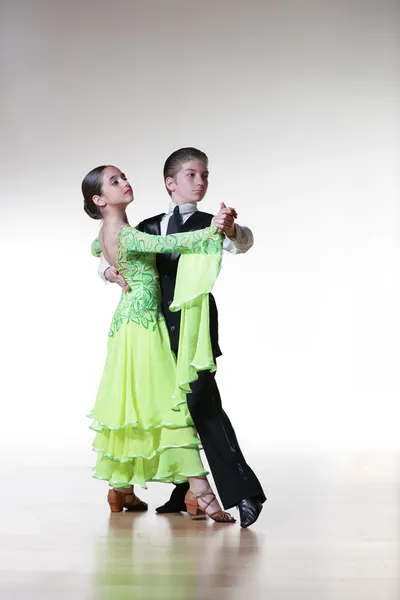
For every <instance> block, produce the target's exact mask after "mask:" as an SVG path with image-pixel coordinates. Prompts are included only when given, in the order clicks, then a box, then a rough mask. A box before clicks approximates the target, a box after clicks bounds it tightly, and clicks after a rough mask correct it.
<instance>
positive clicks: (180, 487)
mask: <svg viewBox="0 0 400 600" xmlns="http://www.w3.org/2000/svg"><path fill="white" fill-rule="evenodd" d="M188 489H189V483H188V482H185V483H178V484H177V485H176V486H175V489H174V490H173V492H172V494H171V498H170V499H169V500H168V502H166V503H165V504H163V505H162V506H159V507H158V508H156V512H158V514H160V515H165V514H167V513H179V512H186V504H185V496H186V492H187V491H188Z"/></svg>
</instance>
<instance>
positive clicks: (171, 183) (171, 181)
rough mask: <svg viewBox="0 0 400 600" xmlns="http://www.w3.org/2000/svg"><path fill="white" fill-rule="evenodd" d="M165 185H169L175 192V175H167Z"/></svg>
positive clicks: (170, 189)
mask: <svg viewBox="0 0 400 600" xmlns="http://www.w3.org/2000/svg"><path fill="white" fill-rule="evenodd" d="M165 185H166V186H167V188H168V189H169V191H170V192H175V190H176V183H175V179H174V178H173V177H166V178H165Z"/></svg>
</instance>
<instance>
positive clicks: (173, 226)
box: [167, 206, 182, 235]
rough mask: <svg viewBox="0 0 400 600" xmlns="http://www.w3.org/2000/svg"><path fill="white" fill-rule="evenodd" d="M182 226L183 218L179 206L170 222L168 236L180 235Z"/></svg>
mask: <svg viewBox="0 0 400 600" xmlns="http://www.w3.org/2000/svg"><path fill="white" fill-rule="evenodd" d="M181 226H182V217H181V213H180V212H179V206H175V208H174V211H173V213H172V215H171V216H170V218H169V221H168V227H167V235H168V234H170V233H179V232H180V230H181Z"/></svg>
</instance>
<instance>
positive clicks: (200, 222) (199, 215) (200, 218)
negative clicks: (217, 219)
mask: <svg viewBox="0 0 400 600" xmlns="http://www.w3.org/2000/svg"><path fill="white" fill-rule="evenodd" d="M209 220H210V215H208V214H207V213H203V212H200V211H199V210H197V211H196V212H194V213H193V214H192V215H190V217H189V218H188V220H187V221H186V223H184V224H183V225H182V227H181V231H182V233H184V232H186V231H196V230H197V229H203V228H204V227H207V226H208V224H209V223H208V221H209Z"/></svg>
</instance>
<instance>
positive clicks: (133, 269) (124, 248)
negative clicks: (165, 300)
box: [92, 226, 222, 337]
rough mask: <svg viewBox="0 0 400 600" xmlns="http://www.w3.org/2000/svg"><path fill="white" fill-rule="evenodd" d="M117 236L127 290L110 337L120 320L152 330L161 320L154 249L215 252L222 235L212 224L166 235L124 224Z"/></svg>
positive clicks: (120, 322) (118, 258) (155, 250)
mask: <svg viewBox="0 0 400 600" xmlns="http://www.w3.org/2000/svg"><path fill="white" fill-rule="evenodd" d="M118 237H119V246H118V257H117V264H118V270H119V272H120V274H121V275H122V276H123V277H124V279H125V281H126V282H127V283H128V285H129V287H130V290H129V292H127V293H124V294H122V296H121V300H120V303H119V305H118V307H117V310H116V311H115V314H114V317H113V320H112V322H111V326H110V331H109V334H108V335H109V336H110V337H113V336H114V335H115V334H116V332H118V331H119V329H120V328H121V326H122V324H123V323H129V322H133V323H136V324H137V325H141V326H142V327H145V328H146V329H149V328H150V329H152V330H153V331H154V330H155V329H156V327H157V323H158V321H162V320H164V316H163V314H162V312H161V291H160V285H159V277H158V272H157V268H156V254H157V253H162V254H170V253H173V252H181V253H183V252H190V253H204V254H216V253H218V252H220V251H221V246H222V238H221V236H220V235H219V234H218V232H217V230H216V228H215V227H213V226H211V227H208V228H207V229H201V230H198V231H190V232H187V233H179V234H176V235H168V236H159V235H149V234H147V233H142V232H141V231H138V230H137V229H134V228H132V227H123V228H122V229H121V231H120V232H119V234H118ZM93 249H94V248H93V247H92V251H93ZM97 249H98V248H96V247H95V250H97Z"/></svg>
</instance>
